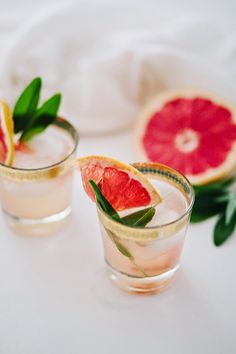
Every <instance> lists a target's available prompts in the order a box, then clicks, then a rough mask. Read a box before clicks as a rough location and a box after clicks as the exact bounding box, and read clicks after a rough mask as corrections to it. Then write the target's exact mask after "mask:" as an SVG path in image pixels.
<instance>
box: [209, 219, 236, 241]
mask: <svg viewBox="0 0 236 354" xmlns="http://www.w3.org/2000/svg"><path fill="white" fill-rule="evenodd" d="M235 226H236V213H234V217H232V218H231V220H230V222H229V223H228V224H227V223H226V215H225V213H223V214H222V215H221V216H220V217H219V219H218V221H217V223H216V225H215V228H214V243H215V245H216V246H220V245H222V244H223V243H224V242H225V241H226V240H227V239H228V238H229V237H230V236H231V235H232V233H233V232H234V229H235Z"/></svg>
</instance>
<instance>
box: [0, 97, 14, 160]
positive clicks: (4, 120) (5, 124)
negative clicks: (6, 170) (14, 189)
mask: <svg viewBox="0 0 236 354" xmlns="http://www.w3.org/2000/svg"><path fill="white" fill-rule="evenodd" d="M0 119H1V121H0V124H1V129H2V132H3V136H4V138H5V144H6V147H7V154H6V158H5V161H4V164H6V165H9V166H11V165H12V164H13V159H14V122H13V118H12V112H11V109H10V107H9V106H8V105H7V104H6V103H5V102H4V101H2V100H0Z"/></svg>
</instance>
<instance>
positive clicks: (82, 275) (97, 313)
mask: <svg viewBox="0 0 236 354" xmlns="http://www.w3.org/2000/svg"><path fill="white" fill-rule="evenodd" d="M131 151H132V150H131V142H130V135H129V134H120V135H116V136H115V135H114V136H111V137H100V138H93V139H92V138H90V139H88V138H87V139H83V138H82V139H81V142H80V147H79V150H78V153H79V155H80V156H83V155H85V154H94V153H98V152H99V153H101V154H107V155H111V156H114V157H116V158H119V159H122V160H124V161H127V162H128V161H131V160H132V159H133V157H132V153H131ZM73 206H74V210H73V220H72V222H71V224H70V225H69V227H68V228H67V230H66V231H64V232H62V233H60V234H58V235H55V236H50V237H41V238H40V237H33V238H30V237H23V236H16V235H14V234H12V233H11V232H10V231H9V230H7V228H6V226H5V225H4V223H3V221H2V220H1V224H0V225H1V226H0V250H1V253H0V286H1V288H0V353H1V354H13V353H14V354H15V353H17V354H75V353H80V354H95V353H99V354H100V353H101V354H111V353H112V354H121V353H127V354H143V353H148V354H157V353H160V354H161V353H165V354H175V353H180V354H195V353H196V354H199V353H204V354H211V353H212V354H213V353H214V354H223V353H225V354H231V353H232V354H233V353H235V352H236V340H235V326H236V319H235V317H236V316H235V314H236V311H235V310H236V307H235V301H236V282H235V266H236V257H235V246H236V234H235V237H232V239H231V240H229V241H228V242H227V243H226V244H225V245H224V246H222V247H220V248H216V247H214V245H213V243H212V240H211V238H212V237H211V228H212V222H206V223H203V224H201V225H197V226H195V225H194V226H193V225H191V227H190V229H189V233H188V237H187V241H186V245H185V249H184V253H183V258H182V268H181V270H180V271H179V274H178V276H177V278H176V282H175V284H174V285H173V287H172V288H170V289H169V290H168V291H166V292H165V293H162V294H160V295H155V296H154V295H153V296H144V297H143V296H137V295H129V294H126V293H123V292H122V291H121V290H119V289H117V288H116V287H115V286H114V285H113V284H111V283H110V282H109V280H108V279H107V278H106V274H105V272H104V262H103V252H102V243H101V238H100V233H99V229H98V222H97V216H96V212H95V207H94V205H93V204H92V203H91V201H90V200H89V199H88V198H87V196H86V195H85V193H84V192H83V190H82V187H81V185H80V178H79V174H77V175H76V183H75V190H74V197H73ZM1 218H2V217H1Z"/></svg>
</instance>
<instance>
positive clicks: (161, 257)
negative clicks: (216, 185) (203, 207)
mask: <svg viewBox="0 0 236 354" xmlns="http://www.w3.org/2000/svg"><path fill="white" fill-rule="evenodd" d="M133 165H134V166H135V167H136V168H138V170H139V171H141V172H142V173H143V174H145V175H146V176H147V177H148V178H149V179H150V181H157V182H158V181H164V182H166V183H167V184H170V185H171V186H172V187H173V186H174V188H176V189H178V191H180V192H181V198H182V197H183V198H184V199H185V202H186V204H185V205H186V208H185V210H184V211H183V212H182V214H181V215H179V216H178V217H177V218H176V219H174V220H172V221H171V222H168V223H164V224H160V225H159V224H158V226H155V225H154V226H150V227H145V228H144V227H130V226H126V225H123V224H121V223H119V222H117V221H115V220H114V219H112V218H111V217H110V216H108V215H107V214H106V213H104V212H103V211H102V209H101V208H100V207H99V206H97V211H98V217H99V221H100V228H101V234H102V239H103V245H104V256H105V262H106V268H107V270H108V274H109V277H110V278H111V280H113V281H114V282H115V283H116V284H117V285H118V286H119V287H120V288H122V289H123V290H126V291H129V292H135V293H155V292H160V291H162V290H164V289H166V288H167V287H168V286H169V285H170V284H171V283H172V280H173V279H174V275H175V273H176V272H177V270H178V268H179V266H180V256H181V253H182V249H183V245H184V240H185V235H186V231H187V228H188V225H189V220H190V216H191V210H192V207H193V203H194V192H193V188H192V186H191V184H190V182H189V181H188V180H187V179H186V178H185V177H184V176H183V175H182V174H181V173H179V172H177V171H176V170H174V169H173V168H170V167H167V166H164V165H162V164H158V163H136V164H133ZM177 202H178V201H177ZM157 217H158V215H157Z"/></svg>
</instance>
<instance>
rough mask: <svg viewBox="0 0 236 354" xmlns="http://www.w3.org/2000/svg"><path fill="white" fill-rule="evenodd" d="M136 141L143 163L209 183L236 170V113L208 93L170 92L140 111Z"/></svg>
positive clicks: (223, 101) (232, 107) (192, 180)
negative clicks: (155, 163) (167, 167)
mask: <svg viewBox="0 0 236 354" xmlns="http://www.w3.org/2000/svg"><path fill="white" fill-rule="evenodd" d="M134 139H135V151H136V155H137V157H138V158H139V160H148V161H153V162H160V163H163V164H165V165H169V166H171V167H173V168H175V169H177V170H179V171H180V172H182V173H183V174H185V175H186V176H187V177H188V179H189V180H190V181H191V182H192V183H193V184H205V183H209V182H211V181H214V180H217V179H220V178H222V177H225V176H226V175H228V174H229V173H230V172H232V170H233V169H234V168H235V167H236V108H235V107H234V106H233V105H232V104H231V103H229V102H227V101H226V100H224V99H222V98H220V97H217V96H215V95H213V94H211V93H208V92H200V91H193V90H172V91H166V92H164V93H162V94H160V95H158V96H157V97H156V98H155V99H154V100H153V101H152V102H151V103H150V104H149V105H147V106H146V107H145V108H144V110H143V111H142V112H141V115H140V117H139V119H138V122H137V124H136V127H135V131H134Z"/></svg>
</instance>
